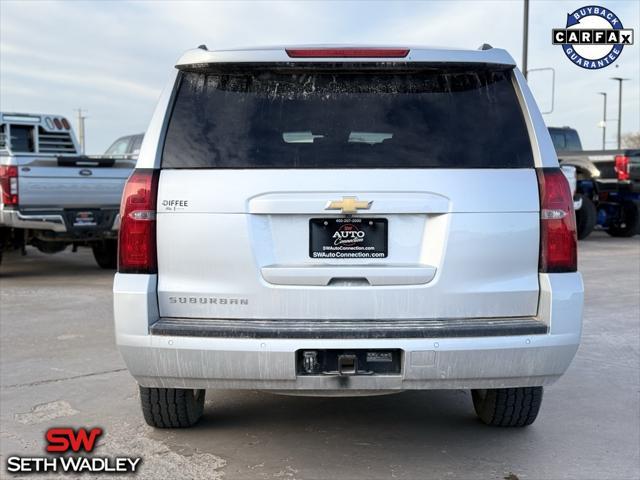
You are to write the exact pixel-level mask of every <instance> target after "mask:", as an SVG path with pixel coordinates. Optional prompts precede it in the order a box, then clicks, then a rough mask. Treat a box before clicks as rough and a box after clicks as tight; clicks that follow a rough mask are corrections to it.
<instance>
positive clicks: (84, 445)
mask: <svg viewBox="0 0 640 480" xmlns="http://www.w3.org/2000/svg"><path fill="white" fill-rule="evenodd" d="M103 433H104V431H103V430H102V428H99V427H94V428H91V429H88V428H79V429H77V430H75V429H73V428H70V427H55V428H50V429H49V430H47V432H46V434H45V440H46V441H47V446H46V448H45V451H46V452H47V453H49V454H54V455H55V454H58V455H60V456H33V457H21V456H18V455H12V456H9V457H8V458H7V471H8V472H9V473H45V472H55V473H61V472H64V473H68V472H73V473H85V472H91V473H135V472H136V470H137V468H138V467H139V466H140V462H141V458H139V457H138V458H134V457H94V456H89V455H87V454H88V453H91V452H93V449H94V448H95V446H96V443H97V440H98V438H99V437H100V436H101V435H102V434H103ZM81 451H84V452H86V454H81V453H80V452H81Z"/></svg>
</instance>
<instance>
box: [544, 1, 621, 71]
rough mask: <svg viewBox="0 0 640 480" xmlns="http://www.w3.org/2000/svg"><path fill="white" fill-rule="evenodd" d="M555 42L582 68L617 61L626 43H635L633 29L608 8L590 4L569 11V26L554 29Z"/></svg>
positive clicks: (595, 68) (591, 67)
mask: <svg viewBox="0 0 640 480" xmlns="http://www.w3.org/2000/svg"><path fill="white" fill-rule="evenodd" d="M553 44H554V45H562V49H563V50H564V53H565V55H566V56H567V58H568V59H569V60H571V61H572V62H573V63H574V64H576V65H578V66H579V67H582V68H586V69H587V70H597V69H599V68H604V67H607V66H609V65H611V64H612V63H614V62H615V61H616V60H617V59H618V57H619V56H620V54H621V53H622V48H623V47H624V46H625V45H633V29H630V28H624V27H623V26H622V22H621V21H620V18H618V16H617V15H616V14H615V13H613V12H612V11H611V10H609V9H608V8H604V7H600V6H597V5H589V6H586V7H582V8H578V9H577V10H575V11H574V12H571V13H569V14H567V25H566V27H565V28H554V29H553Z"/></svg>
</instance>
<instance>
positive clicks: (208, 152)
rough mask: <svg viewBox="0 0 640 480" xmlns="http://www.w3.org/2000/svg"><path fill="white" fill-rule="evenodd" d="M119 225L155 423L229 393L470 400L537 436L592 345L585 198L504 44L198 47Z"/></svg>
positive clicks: (121, 322) (137, 351)
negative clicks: (551, 393) (548, 405)
mask: <svg viewBox="0 0 640 480" xmlns="http://www.w3.org/2000/svg"><path fill="white" fill-rule="evenodd" d="M121 219H122V220H121V222H122V223H121V229H120V244H119V268H118V273H117V275H116V277H115V284H114V294H115V308H114V310H115V324H116V335H117V343H118V346H119V348H120V351H121V352H122V355H123V357H124V360H125V362H126V364H127V366H128V368H129V370H130V372H131V374H132V375H133V376H134V377H135V379H136V380H137V382H138V383H139V385H140V397H141V401H142V411H143V413H144V417H145V419H146V421H147V423H149V424H150V425H152V426H155V427H186V426H190V425H193V424H194V423H195V422H196V421H197V420H198V418H199V417H200V416H201V414H202V412H203V406H204V393H205V389H207V388H211V389H213V388H215V389H260V390H270V391H277V392H280V393H295V394H298V395H300V394H307V395H336V394H339V395H349V394H352V395H356V394H358V395H361V394H380V393H389V392H400V391H402V390H407V389H471V391H472V398H473V404H474V407H475V410H476V412H477V414H478V416H479V417H480V418H481V419H482V421H484V422H485V423H487V424H490V425H500V426H524V425H528V424H530V423H532V422H533V421H534V420H535V418H536V415H537V414H538V410H539V408H540V403H541V400H542V388H543V386H544V385H548V384H551V383H552V382H553V381H555V380H556V379H558V378H559V377H560V375H562V374H563V373H564V371H565V370H566V369H567V367H568V366H569V364H570V362H571V360H572V358H573V356H574V354H575V352H576V350H577V348H578V344H579V342H580V332H581V324H582V303H583V285H582V279H581V276H580V274H579V273H578V272H577V271H576V270H577V269H576V264H577V255H576V232H575V218H574V212H573V206H572V198H571V193H570V191H569V186H568V184H567V180H566V178H565V177H564V176H563V174H562V172H561V171H560V169H559V168H558V162H557V158H556V154H555V151H554V148H553V144H552V143H551V139H550V137H549V133H548V131H547V129H546V127H545V124H544V122H543V120H542V117H541V115H540V112H539V110H538V108H537V106H536V104H535V101H534V99H533V97H532V95H531V92H530V91H529V89H528V87H527V85H526V82H525V80H524V78H523V76H522V74H521V73H520V72H519V71H518V69H516V68H515V64H514V61H513V59H512V58H511V56H510V55H509V54H508V53H507V52H505V51H503V50H499V49H493V48H487V47H486V46H485V47H484V48H482V49H480V50H472V51H464V50H437V49H425V48H411V49H409V48H406V49H405V48H379V47H368V48H363V47H357V48H353V47H340V48H336V47H292V48H285V47H278V48H264V49H251V50H249V49H245V50H225V51H209V50H207V49H206V47H201V48H198V49H195V50H192V51H189V52H187V53H186V54H185V55H184V56H183V57H182V58H181V59H180V60H179V61H178V64H177V66H176V70H175V75H174V77H173V78H172V80H171V82H170V84H169V86H168V87H167V88H166V90H165V92H164V93H163V95H162V97H161V99H160V101H159V104H158V106H157V108H156V111H155V114H154V116H153V119H152V122H151V124H150V126H149V129H148V131H147V133H146V135H145V137H144V142H143V144H142V148H141V151H140V156H139V159H138V163H137V168H136V170H135V171H134V173H133V174H132V176H131V177H130V178H129V180H128V182H127V185H126V187H125V192H124V197H123V201H122V206H121Z"/></svg>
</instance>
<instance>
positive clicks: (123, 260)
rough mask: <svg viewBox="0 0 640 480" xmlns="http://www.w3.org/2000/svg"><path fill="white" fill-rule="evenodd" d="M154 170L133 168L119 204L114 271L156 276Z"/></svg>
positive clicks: (155, 177)
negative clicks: (116, 256) (116, 253)
mask: <svg viewBox="0 0 640 480" xmlns="http://www.w3.org/2000/svg"><path fill="white" fill-rule="evenodd" d="M159 173H160V172H159V171H158V170H151V169H136V170H134V171H133V173H132V174H131V176H130V177H129V179H128V180H127V183H126V185H125V187H124V192H123V194H122V203H121V205H120V240H119V243H118V272H120V273H156V272H157V259H156V198H157V195H158V178H159Z"/></svg>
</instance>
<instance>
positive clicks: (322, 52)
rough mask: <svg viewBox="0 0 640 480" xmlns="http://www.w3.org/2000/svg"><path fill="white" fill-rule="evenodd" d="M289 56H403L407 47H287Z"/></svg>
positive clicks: (406, 53) (406, 51) (407, 50)
mask: <svg viewBox="0 0 640 480" xmlns="http://www.w3.org/2000/svg"><path fill="white" fill-rule="evenodd" d="M286 51H287V55H289V57H290V58H370V57H378V58H404V57H406V56H407V55H409V49H407V48H287V49H286Z"/></svg>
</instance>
